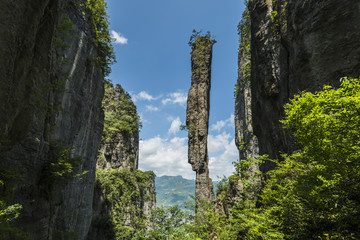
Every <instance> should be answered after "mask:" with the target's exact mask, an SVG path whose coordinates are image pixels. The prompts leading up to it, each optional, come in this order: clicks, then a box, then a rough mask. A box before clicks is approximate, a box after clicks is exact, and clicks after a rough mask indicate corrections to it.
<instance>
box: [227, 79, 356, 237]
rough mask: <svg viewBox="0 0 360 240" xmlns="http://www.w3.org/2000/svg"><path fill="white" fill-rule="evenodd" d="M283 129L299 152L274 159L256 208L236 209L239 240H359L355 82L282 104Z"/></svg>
mask: <svg viewBox="0 0 360 240" xmlns="http://www.w3.org/2000/svg"><path fill="white" fill-rule="evenodd" d="M285 111H286V115H287V117H286V118H285V120H283V123H284V125H285V127H287V128H289V129H291V130H292V131H293V133H294V137H295V139H296V140H297V143H298V144H299V145H300V146H301V148H300V150H298V151H296V152H294V153H293V154H292V155H284V156H283V157H284V160H283V161H281V162H278V161H276V163H277V165H278V166H277V168H276V169H275V170H273V171H270V172H269V173H268V178H267V179H268V180H267V181H266V183H265V187H264V188H263V189H262V191H261V192H259V194H260V199H261V200H260V207H256V206H255V203H254V202H253V203H252V205H248V206H244V204H245V203H246V202H245V200H246V199H245V200H244V201H242V202H239V203H238V206H237V207H236V208H235V213H234V216H233V218H234V220H233V221H232V222H233V225H234V228H233V229H236V230H237V233H236V234H237V235H239V236H243V237H242V238H240V239H315V238H316V239H358V238H359V237H360V232H359V226H360V220H359V218H358V217H357V216H358V215H359V213H360V201H359V199H360V195H359V192H360V171H359V169H360V162H359V159H360V139H359V133H360V82H359V80H358V79H351V78H343V79H342V80H341V87H340V88H339V89H333V88H332V87H329V86H326V87H324V89H323V91H320V92H318V93H315V94H313V93H308V92H303V93H301V94H300V95H297V96H295V98H294V99H293V100H291V102H290V103H289V104H287V105H286V106H285Z"/></svg>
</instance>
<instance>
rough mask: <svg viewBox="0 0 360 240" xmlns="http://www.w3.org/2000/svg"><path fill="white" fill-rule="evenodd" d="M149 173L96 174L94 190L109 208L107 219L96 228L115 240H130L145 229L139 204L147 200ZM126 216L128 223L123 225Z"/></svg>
mask: <svg viewBox="0 0 360 240" xmlns="http://www.w3.org/2000/svg"><path fill="white" fill-rule="evenodd" d="M154 177H155V174H154V173H153V172H151V171H148V172H142V171H140V170H129V169H122V170H118V169H111V170H101V169H98V170H97V171H96V186H97V187H99V188H100V189H102V193H103V196H104V198H105V200H106V202H107V203H109V204H110V205H111V209H110V211H111V212H110V214H109V216H106V217H104V218H103V219H100V220H98V222H97V225H98V227H101V228H106V229H108V233H109V235H112V237H114V238H115V239H132V238H133V237H134V236H135V233H136V232H137V231H141V230H144V229H146V226H147V224H148V222H147V217H146V216H145V215H144V213H143V211H142V209H141V201H146V200H150V199H151V197H152V193H149V189H151V184H152V181H153V179H154ZM125 214H127V215H131V223H130V226H129V225H125Z"/></svg>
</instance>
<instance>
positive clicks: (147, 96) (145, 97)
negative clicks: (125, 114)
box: [131, 91, 158, 102]
mask: <svg viewBox="0 0 360 240" xmlns="http://www.w3.org/2000/svg"><path fill="white" fill-rule="evenodd" d="M131 97H132V99H133V101H134V102H136V101H138V100H145V101H153V100H156V99H158V98H156V97H154V96H151V95H150V94H149V93H147V92H146V91H141V92H139V93H138V94H134V95H132V96H131Z"/></svg>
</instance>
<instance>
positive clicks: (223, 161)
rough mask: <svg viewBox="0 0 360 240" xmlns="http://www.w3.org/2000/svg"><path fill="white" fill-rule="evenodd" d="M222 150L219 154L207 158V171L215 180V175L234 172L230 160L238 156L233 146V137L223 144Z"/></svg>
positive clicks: (227, 174)
mask: <svg viewBox="0 0 360 240" xmlns="http://www.w3.org/2000/svg"><path fill="white" fill-rule="evenodd" d="M224 149H225V150H224V152H222V153H221V154H220V155H216V156H212V157H210V159H209V172H210V177H211V178H212V179H213V180H217V176H219V177H222V176H223V175H225V176H230V175H232V173H233V172H234V170H235V169H234V166H233V164H232V162H234V161H237V160H238V158H239V151H238V149H237V148H236V146H235V139H232V140H231V141H229V142H228V144H227V145H225V146H224Z"/></svg>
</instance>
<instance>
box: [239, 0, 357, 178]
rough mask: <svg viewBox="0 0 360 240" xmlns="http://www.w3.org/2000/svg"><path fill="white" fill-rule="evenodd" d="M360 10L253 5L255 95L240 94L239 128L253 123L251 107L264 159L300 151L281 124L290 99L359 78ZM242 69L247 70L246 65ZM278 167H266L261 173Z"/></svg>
mask: <svg viewBox="0 0 360 240" xmlns="http://www.w3.org/2000/svg"><path fill="white" fill-rule="evenodd" d="M359 9H360V3H359V2H357V1H352V0H344V1H341V2H340V1H336V0H327V1H317V0H307V1H303V0H289V1H284V0H276V1H269V0H252V1H250V5H249V10H250V21H251V30H250V32H251V76H250V90H251V91H250V94H249V90H245V91H242V90H240V91H239V94H241V95H242V96H237V101H236V110H237V111H238V114H236V115H237V119H236V124H237V126H244V124H243V123H244V122H246V121H247V119H249V118H248V117H247V116H246V114H243V113H241V112H244V111H248V112H250V110H246V108H247V106H248V105H247V104H245V105H247V106H244V104H243V102H249V101H250V102H251V112H250V114H248V116H251V121H250V122H251V124H252V126H251V129H252V130H253V133H254V135H255V136H256V138H257V139H258V146H259V154H268V155H269V156H270V157H271V158H281V156H280V154H281V153H290V152H292V151H293V150H294V149H296V145H295V144H294V142H293V140H292V138H291V134H290V133H289V132H288V131H287V130H284V129H283V127H282V124H281V123H280V122H279V120H281V119H282V118H284V110H283V106H284V104H286V103H287V102H288V101H289V98H292V97H293V96H294V95H295V94H298V93H300V92H301V91H304V90H306V91H311V92H315V91H318V90H321V89H322V87H323V85H333V86H338V85H339V83H340V82H339V79H340V78H341V77H344V76H348V77H357V76H358V75H359V69H360V54H359V52H360V42H359V41H357V39H359V37H360V31H359V30H360V24H359V23H360V15H359V14H358V12H359ZM239 64H240V66H239V68H242V67H243V66H244V65H243V64H244V62H243V61H240V62H239ZM245 64H246V63H245ZM240 78H241V76H240ZM240 89H241V86H240ZM248 89H249V88H248ZM242 92H243V93H242ZM248 94H249V95H248ZM250 95H251V97H248V96H250ZM244 99H245V101H244ZM243 129H244V130H243V131H245V130H246V129H248V127H247V126H244V127H243ZM237 132H240V131H239V130H238V128H237ZM248 132H251V131H248ZM239 135H240V136H241V135H244V134H237V138H238V141H239V142H240V141H241V140H239V138H240V137H239ZM245 143H246V137H245ZM273 167H274V165H272V164H271V163H270V162H266V163H264V164H263V165H262V166H261V170H262V171H267V170H269V169H272V168H273Z"/></svg>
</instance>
